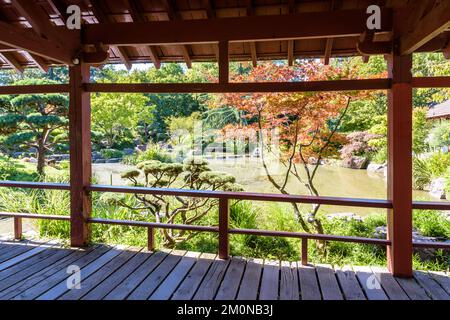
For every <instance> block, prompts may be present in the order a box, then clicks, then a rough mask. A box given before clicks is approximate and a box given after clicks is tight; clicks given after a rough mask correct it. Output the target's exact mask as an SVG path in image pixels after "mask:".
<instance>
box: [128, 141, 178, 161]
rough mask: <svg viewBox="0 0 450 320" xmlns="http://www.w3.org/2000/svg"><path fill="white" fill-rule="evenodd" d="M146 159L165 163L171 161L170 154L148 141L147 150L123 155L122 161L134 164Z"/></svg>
mask: <svg viewBox="0 0 450 320" xmlns="http://www.w3.org/2000/svg"><path fill="white" fill-rule="evenodd" d="M148 160H157V161H161V162H165V163H170V162H173V160H172V156H171V155H170V154H168V153H167V152H166V151H164V150H163V149H162V148H161V147H160V146H159V145H158V144H156V143H149V144H148V145H147V150H145V151H142V152H138V153H135V154H132V155H129V156H125V158H124V160H123V162H124V163H126V164H132V165H136V164H139V163H141V162H144V161H148Z"/></svg>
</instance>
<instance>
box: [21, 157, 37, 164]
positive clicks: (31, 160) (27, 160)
mask: <svg viewBox="0 0 450 320" xmlns="http://www.w3.org/2000/svg"><path fill="white" fill-rule="evenodd" d="M23 161H25V162H29V163H37V160H36V158H31V157H30V158H23Z"/></svg>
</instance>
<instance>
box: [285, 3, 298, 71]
mask: <svg viewBox="0 0 450 320" xmlns="http://www.w3.org/2000/svg"><path fill="white" fill-rule="evenodd" d="M288 12H289V14H294V13H295V12H296V6H295V0H289V1H288ZM294 50H295V42H294V40H288V43H287V60H288V65H289V66H292V65H293V64H294Z"/></svg>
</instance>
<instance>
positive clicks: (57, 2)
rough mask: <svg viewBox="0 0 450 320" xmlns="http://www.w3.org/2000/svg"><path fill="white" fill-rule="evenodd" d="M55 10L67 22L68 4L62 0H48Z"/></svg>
mask: <svg viewBox="0 0 450 320" xmlns="http://www.w3.org/2000/svg"><path fill="white" fill-rule="evenodd" d="M47 2H48V4H49V5H50V7H51V8H52V9H53V11H54V12H55V13H56V14H57V15H58V16H60V17H61V20H62V21H64V22H66V21H67V18H68V14H67V6H66V5H65V4H64V3H63V2H61V0H47Z"/></svg>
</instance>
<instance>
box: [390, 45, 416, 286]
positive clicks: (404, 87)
mask: <svg viewBox="0 0 450 320" xmlns="http://www.w3.org/2000/svg"><path fill="white" fill-rule="evenodd" d="M387 61H388V70H389V77H390V78H391V79H392V88H391V90H389V92H388V199H389V200H391V201H392V203H393V208H392V209H390V210H388V239H389V240H390V241H391V242H392V244H391V245H390V246H388V251H387V258H388V266H389V270H390V271H391V273H393V275H394V276H399V277H411V276H412V235H411V233H412V84H411V82H412V74H411V68H412V57H411V55H406V56H399V55H397V54H392V55H390V56H388V57H387Z"/></svg>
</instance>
